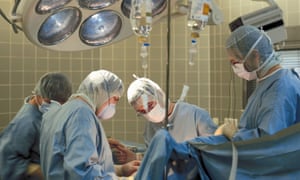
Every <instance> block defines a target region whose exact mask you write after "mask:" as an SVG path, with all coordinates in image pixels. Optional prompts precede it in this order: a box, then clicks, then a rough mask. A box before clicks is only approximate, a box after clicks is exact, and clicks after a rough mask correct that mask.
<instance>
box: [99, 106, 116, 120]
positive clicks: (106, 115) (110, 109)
mask: <svg viewBox="0 0 300 180" xmlns="http://www.w3.org/2000/svg"><path fill="white" fill-rule="evenodd" d="M115 113H116V105H115V104H108V105H107V106H106V107H105V108H104V109H103V110H102V111H101V112H99V113H98V114H97V117H98V118H99V119H101V120H107V119H110V118H112V117H113V116H114V115H115Z"/></svg>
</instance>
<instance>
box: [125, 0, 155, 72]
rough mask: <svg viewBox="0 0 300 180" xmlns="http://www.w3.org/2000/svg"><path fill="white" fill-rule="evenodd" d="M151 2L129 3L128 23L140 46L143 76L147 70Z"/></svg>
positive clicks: (136, 1)
mask: <svg viewBox="0 0 300 180" xmlns="http://www.w3.org/2000/svg"><path fill="white" fill-rule="evenodd" d="M152 6H153V3H152V0H133V1H132V2H131V13H130V22H131V26H132V30H133V32H134V33H135V35H137V36H138V41H139V43H140V44H141V47H140V48H141V49H140V58H141V61H142V68H143V69H144V76H146V69H147V68H148V63H147V58H148V50H149V45H150V43H149V40H148V37H149V35H150V32H151V30H152V9H153V8H152Z"/></svg>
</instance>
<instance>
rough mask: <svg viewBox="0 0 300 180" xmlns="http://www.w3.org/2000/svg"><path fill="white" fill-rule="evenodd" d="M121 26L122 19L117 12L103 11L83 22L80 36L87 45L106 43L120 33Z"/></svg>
mask: <svg viewBox="0 0 300 180" xmlns="http://www.w3.org/2000/svg"><path fill="white" fill-rule="evenodd" d="M121 27H122V20H121V18H120V16H119V15H118V14H117V13H116V12H114V11H110V10H106V11H101V12H99V13H96V14H94V15H92V16H90V17H89V18H87V19H86V20H85V21H84V22H83V23H82V25H81V28H80V31H79V36H80V39H81V40H82V41H83V42H84V43H86V44H87V45H91V46H99V45H104V44H106V43H108V42H110V41H112V40H113V39H114V38H115V37H116V36H117V35H118V34H119V33H120V30H121Z"/></svg>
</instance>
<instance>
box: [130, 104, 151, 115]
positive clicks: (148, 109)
mask: <svg viewBox="0 0 300 180" xmlns="http://www.w3.org/2000/svg"><path fill="white" fill-rule="evenodd" d="M147 105H148V108H147V110H146V109H144V107H143V106H141V108H137V109H135V111H136V112H137V113H138V114H141V115H143V114H147V113H148V112H150V111H151V110H152V109H153V108H154V107H155V105H156V102H155V101H150V102H148V104H147Z"/></svg>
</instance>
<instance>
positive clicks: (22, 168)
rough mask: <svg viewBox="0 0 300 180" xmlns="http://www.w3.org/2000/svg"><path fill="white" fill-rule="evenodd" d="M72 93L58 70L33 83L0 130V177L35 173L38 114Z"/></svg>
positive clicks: (36, 174) (61, 101)
mask: <svg viewBox="0 0 300 180" xmlns="http://www.w3.org/2000/svg"><path fill="white" fill-rule="evenodd" d="M71 94H72V86H71V83H70V81H69V79H68V78H67V77H66V76H65V75H64V74H62V73H57V72H50V73H46V74H44V75H43V76H42V77H41V78H40V79H39V81H38V83H37V84H36V86H35V88H34V91H33V95H30V96H28V97H26V98H25V100H24V105H23V106H22V108H21V109H20V110H19V112H18V113H17V114H16V116H15V117H14V118H13V120H12V121H11V122H10V123H9V125H8V126H7V127H6V128H5V129H4V130H3V132H2V135H1V138H0V167H1V170H0V179H2V180H11V179H13V180H18V179H22V180H24V179H29V178H33V177H36V178H38V179H41V178H42V176H41V174H39V171H38V169H39V165H38V164H39V163H40V157H39V156H40V153H39V139H40V126H41V121H42V115H43V113H45V112H46V111H48V109H49V108H50V106H59V105H60V104H63V103H64V102H66V101H67V99H68V98H69V96H70V95H71Z"/></svg>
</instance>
